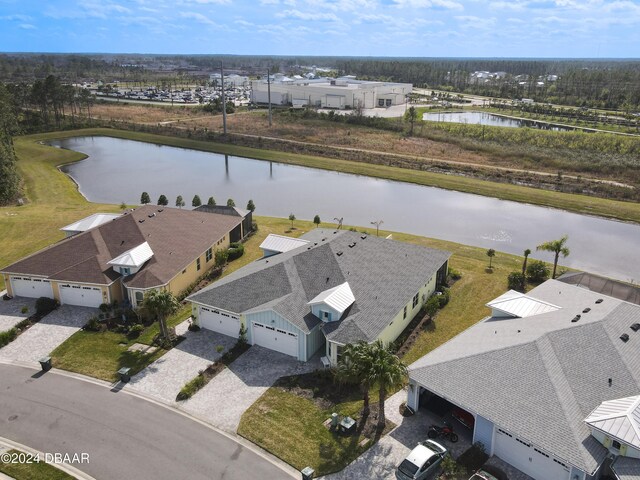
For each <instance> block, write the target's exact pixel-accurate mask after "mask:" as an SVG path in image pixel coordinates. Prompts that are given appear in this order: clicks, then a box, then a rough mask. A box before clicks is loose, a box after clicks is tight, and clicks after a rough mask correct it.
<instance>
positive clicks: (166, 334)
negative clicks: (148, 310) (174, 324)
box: [158, 316, 169, 340]
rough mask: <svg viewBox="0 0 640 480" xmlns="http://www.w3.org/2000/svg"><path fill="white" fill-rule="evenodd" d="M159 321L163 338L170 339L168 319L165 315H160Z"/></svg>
mask: <svg viewBox="0 0 640 480" xmlns="http://www.w3.org/2000/svg"><path fill="white" fill-rule="evenodd" d="M158 323H159V324H160V333H161V334H162V338H164V339H165V340H169V329H168V328H167V321H166V320H165V318H164V317H163V316H159V317H158Z"/></svg>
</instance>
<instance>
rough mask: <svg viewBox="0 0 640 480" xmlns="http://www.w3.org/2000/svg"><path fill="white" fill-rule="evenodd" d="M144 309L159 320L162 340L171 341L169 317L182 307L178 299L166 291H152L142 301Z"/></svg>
mask: <svg viewBox="0 0 640 480" xmlns="http://www.w3.org/2000/svg"><path fill="white" fill-rule="evenodd" d="M142 307H143V308H144V309H146V310H147V311H148V312H149V313H150V314H151V315H153V316H155V317H156V318H157V319H158V323H159V324H160V333H161V335H162V338H164V339H165V340H169V328H168V327H167V317H168V316H169V315H171V314H173V313H175V312H176V311H177V310H178V308H179V307H180V303H179V302H178V300H177V299H176V297H174V296H173V294H172V293H171V292H169V291H166V290H150V291H149V292H147V294H146V295H145V296H144V299H143V300H142Z"/></svg>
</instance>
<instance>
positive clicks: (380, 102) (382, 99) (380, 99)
mask: <svg viewBox="0 0 640 480" xmlns="http://www.w3.org/2000/svg"><path fill="white" fill-rule="evenodd" d="M378 106H379V107H384V98H379V99H378Z"/></svg>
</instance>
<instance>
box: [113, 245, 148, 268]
mask: <svg viewBox="0 0 640 480" xmlns="http://www.w3.org/2000/svg"><path fill="white" fill-rule="evenodd" d="M151 257H153V250H151V246H150V245H149V244H148V243H147V242H144V243H141V244H140V245H138V246H137V247H133V248H132V249H131V250H127V251H126V252H123V253H121V254H120V255H118V256H117V257H116V258H114V259H113V260H110V261H108V262H107V264H109V265H117V266H119V267H134V268H138V267H141V266H142V265H144V262H146V261H147V260H149V259H150V258H151Z"/></svg>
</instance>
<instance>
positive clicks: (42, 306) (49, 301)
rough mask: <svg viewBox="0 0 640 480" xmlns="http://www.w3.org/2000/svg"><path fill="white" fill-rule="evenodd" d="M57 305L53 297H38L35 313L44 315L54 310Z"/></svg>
mask: <svg viewBox="0 0 640 480" xmlns="http://www.w3.org/2000/svg"><path fill="white" fill-rule="evenodd" d="M57 306H58V302H57V301H55V300H54V299H53V298H49V297H40V298H39V299H38V300H36V313H37V314H38V315H46V314H47V313H49V312H51V311H53V310H55V309H56V308H57Z"/></svg>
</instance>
